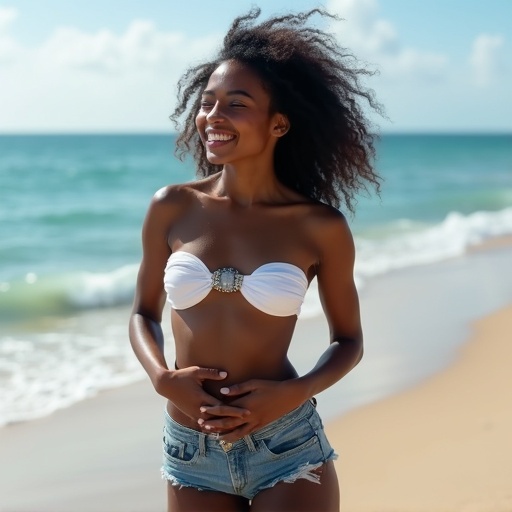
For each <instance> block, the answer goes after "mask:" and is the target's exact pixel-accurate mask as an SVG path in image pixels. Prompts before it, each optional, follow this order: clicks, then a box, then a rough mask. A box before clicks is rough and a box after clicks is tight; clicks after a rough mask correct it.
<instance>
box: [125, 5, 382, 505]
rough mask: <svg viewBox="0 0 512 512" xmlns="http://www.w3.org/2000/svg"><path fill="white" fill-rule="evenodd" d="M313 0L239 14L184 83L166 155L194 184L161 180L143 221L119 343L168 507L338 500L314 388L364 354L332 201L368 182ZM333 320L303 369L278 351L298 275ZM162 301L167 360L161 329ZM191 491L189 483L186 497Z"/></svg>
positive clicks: (339, 55) (372, 177) (366, 145)
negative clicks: (153, 424) (155, 448)
mask: <svg viewBox="0 0 512 512" xmlns="http://www.w3.org/2000/svg"><path fill="white" fill-rule="evenodd" d="M314 14H319V15H321V16H327V17H329V16H330V15H329V14H328V13H326V12H324V11H321V10H318V9H315V10H313V11H310V12H307V13H303V14H290V15H286V16H282V17H280V18H273V19H270V20H267V21H265V22H262V23H260V24H256V19H257V18H258V16H259V11H258V10H254V11H251V12H250V13H249V14H247V15H246V16H242V17H240V18H237V19H236V20H235V21H234V22H233V24H232V27H231V29H230V30H229V32H228V34H227V35H226V37H225V39H224V46H223V48H222V49H221V51H220V53H219V55H218V56H217V58H216V59H214V60H213V61H211V62H208V63H206V64H204V65H200V66H198V67H196V68H193V69H191V70H189V71H188V72H187V73H186V74H185V75H184V77H183V78H182V80H181V81H180V84H179V87H180V93H179V94H180V97H179V104H178V107H177V109H176V111H175V113H174V115H173V118H174V119H175V120H176V121H178V120H179V118H180V116H181V115H182V114H184V115H185V118H184V122H183V125H182V126H180V135H179V137H178V140H177V145H178V151H179V152H180V153H182V154H183V153H186V152H189V151H191V152H192V153H193V155H194V156H195V159H196V162H197V165H198V173H199V175H200V176H202V179H199V180H198V181H196V182H193V183H185V184H182V185H172V186H168V187H164V188H163V189H161V190H160V191H158V192H157V193H156V195H155V197H154V199H153V201H152V203H151V205H150V207H149V210H148V213H147V216H146V220H145V223H144V228H143V250H144V254H143V260H142V263H141V266H140V270H139V277H138V281H137V290H136V295H135V301H134V307H133V314H132V317H131V323H130V339H131V342H132V346H133V349H134V351H135V353H136V355H137V357H138V358H139V360H140V361H141V363H142V365H143V366H144V368H145V369H146V371H147V372H148V374H149V376H150V378H151V381H152V383H153V385H154V387H155V390H156V391H157V392H158V393H159V394H161V395H163V396H164V397H166V398H167V399H168V402H167V408H166V412H165V420H164V421H165V424H164V441H163V450H164V454H163V459H164V462H163V467H162V474H163V476H164V478H165V479H166V480H167V481H168V504H169V510H173V511H177V510H195V511H199V510H205V511H206V510H208V511H212V510H219V511H220V510H222V511H231V510H232V511H235V510H236V511H240V510H252V511H268V510H276V509H279V510H294V511H299V510H304V511H308V512H311V511H313V510H318V511H335V510H338V508H339V490H338V480H337V477H336V473H335V470H334V465H333V462H332V461H333V459H334V458H335V457H336V455H335V452H334V450H333V448H332V447H331V445H330V444H329V441H328V440H327V438H326V435H325V433H324V430H323V426H322V421H321V419H320V417H319V415H318V413H317V411H316V408H315V404H316V401H315V399H314V395H316V394H317V393H319V392H321V391H323V390H325V389H326V388H328V387H330V386H332V385H333V384H335V383H336V382H337V381H339V380H340V379H341V378H342V377H343V376H344V375H346V374H347V373H348V372H349V371H350V370H351V369H352V368H353V367H354V366H355V365H356V364H357V363H358V362H359V360H360V359H361V357H362V342H363V341H362V332H361V323H360V315H359V302H358V297H357V292H356V288H355V285H354V279H353V266H354V257H355V255H354V244H353V240H352V236H351V234H350V231H349V229H348V226H347V223H346V221H345V218H344V216H343V215H342V214H341V213H340V212H339V211H338V210H337V209H336V208H335V207H336V206H339V204H340V203H341V202H343V203H344V204H345V206H346V207H347V208H349V209H350V210H352V209H353V198H354V195H355V193H356V192H357V191H358V190H359V189H360V188H361V187H363V188H364V187H366V185H367V184H373V185H376V186H377V188H378V183H379V178H378V176H377V175H376V174H375V172H374V171H373V168H372V157H373V153H374V151H373V137H372V135H371V133H370V132H369V127H368V122H367V120H366V118H365V116H364V115H363V113H362V109H361V107H360V105H359V101H358V100H360V99H362V100H366V101H367V102H368V103H369V104H370V106H371V107H374V108H377V109H378V105H377V104H376V103H375V102H374V100H373V96H372V94H371V93H370V92H369V91H366V90H364V89H363V88H361V86H360V84H359V76H360V75H361V74H367V72H366V71H365V70H364V69H360V68H357V67H354V62H355V61H354V59H353V57H351V56H347V52H346V51H345V50H343V49H341V48H339V47H338V46H337V45H336V43H335V41H334V39H333V38H332V37H331V36H329V35H328V34H326V33H323V32H321V31H319V30H318V29H316V28H311V27H308V26H307V22H308V20H309V19H310V18H311V16H313V15H314ZM315 277H316V278H317V280H318V289H319V292H320V297H321V300H322V305H323V308H324V312H325V317H326V321H327V323H328V325H329V329H330V334H331V335H330V339H329V340H326V345H327V348H326V350H325V352H324V353H323V355H322V356H321V357H320V359H319V361H318V362H317V363H316V365H314V367H313V368H312V369H311V371H309V372H308V373H307V374H305V375H303V376H299V375H298V374H297V372H296V370H295V368H294V367H293V366H292V365H291V363H290V361H289V359H288V357H287V352H288V349H289V346H290V342H291V338H292V334H293V331H294V328H295V324H296V321H297V317H298V315H299V313H300V309H301V305H302V302H303V300H304V295H305V293H306V290H307V288H308V285H309V283H310V282H311V280H312V279H314V278H315ZM165 297H167V301H168V302H169V303H170V305H171V318H170V320H171V325H172V330H173V334H174V339H175V344H176V361H175V363H174V364H173V365H171V366H170V367H169V365H168V364H167V362H166V360H165V358H164V355H163V354H164V353H163V342H164V340H163V335H162V330H161V327H160V322H161V319H162V309H163V303H164V300H165ZM199 491H201V492H199Z"/></svg>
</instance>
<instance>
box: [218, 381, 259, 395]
mask: <svg viewBox="0 0 512 512" xmlns="http://www.w3.org/2000/svg"><path fill="white" fill-rule="evenodd" d="M256 388H257V383H256V381H254V380H248V381H247V382H242V383H241V384H233V385H231V386H229V387H225V388H220V392H221V393H222V394H223V395H229V396H235V395H243V394H244V393H249V392H251V391H254V390H255V389H256Z"/></svg>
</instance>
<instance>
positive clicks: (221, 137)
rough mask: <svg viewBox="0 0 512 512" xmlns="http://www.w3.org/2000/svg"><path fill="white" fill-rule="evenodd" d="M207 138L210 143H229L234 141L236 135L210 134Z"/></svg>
mask: <svg viewBox="0 0 512 512" xmlns="http://www.w3.org/2000/svg"><path fill="white" fill-rule="evenodd" d="M206 137H207V139H206V140H207V141H208V142H214V141H227V140H232V139H234V138H235V136H234V135H228V134H226V133H212V132H210V133H208V134H207V135H206Z"/></svg>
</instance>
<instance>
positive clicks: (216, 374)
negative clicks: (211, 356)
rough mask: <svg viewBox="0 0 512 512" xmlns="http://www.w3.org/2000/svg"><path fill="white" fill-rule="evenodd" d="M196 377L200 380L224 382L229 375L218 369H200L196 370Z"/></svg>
mask: <svg viewBox="0 0 512 512" xmlns="http://www.w3.org/2000/svg"><path fill="white" fill-rule="evenodd" d="M194 376H195V377H196V378H198V379H199V380H222V379H225V378H226V377H227V376H228V373H227V372H225V371H222V370H217V369H216V368H199V367H197V368H196V369H195V370H194Z"/></svg>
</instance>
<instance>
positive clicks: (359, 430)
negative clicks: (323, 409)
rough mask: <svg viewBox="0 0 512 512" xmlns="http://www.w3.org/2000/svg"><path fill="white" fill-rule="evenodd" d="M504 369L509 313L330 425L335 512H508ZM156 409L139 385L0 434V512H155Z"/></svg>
mask: <svg viewBox="0 0 512 512" xmlns="http://www.w3.org/2000/svg"><path fill="white" fill-rule="evenodd" d="M507 255H508V253H507ZM466 272H467V270H466ZM392 279H396V277H395V278H392ZM393 282H395V281H393ZM395 288H396V287H395ZM492 289H493V288H492ZM438 291H439V290H437V292H438ZM481 300H487V299H486V295H485V294H483V295H482V296H481ZM417 329H421V325H418V326H416V330H417ZM299 334H300V336H303V337H305V339H307V340H316V339H325V333H323V332H322V331H321V328H320V327H319V324H318V323H315V322H306V323H305V324H304V325H303V326H302V327H301V332H300V333H299ZM510 361H512V306H511V307H509V308H507V309H504V310H501V311H499V312H496V313H494V314H492V315H490V316H489V317H486V318H484V319H482V320H481V321H479V322H478V323H476V324H475V328H474V337H473V339H472V340H471V341H470V342H469V343H467V344H466V345H464V346H463V348H462V349H461V351H460V354H459V357H458V358H457V359H456V361H455V363H454V364H453V365H452V366H451V367H449V368H448V369H445V370H443V371H442V372H440V373H437V374H436V375H434V376H432V377H430V378H429V379H428V380H426V381H424V382H423V383H421V384H420V385H416V386H415V387H414V388H412V389H409V390H407V391H404V392H401V393H400V394H398V395H395V396H393V397H391V398H387V399H384V400H382V401H380V402H377V403H373V404H371V405H368V406H364V407H362V408H359V409H356V410H354V411H352V412H350V413H348V414H346V415H344V416H342V417H341V418H340V419H338V420H334V421H329V422H328V425H327V430H328V434H329V437H330V438H331V442H332V444H333V445H334V446H335V448H336V450H337V451H338V452H339V453H340V459H339V460H338V462H337V469H338V473H339V476H340V482H341V489H342V509H341V510H342V512H512V397H511V390H512V372H511V371H510V370H509V366H510ZM363 362H364V360H363ZM163 407H164V400H163V399H162V398H161V397H159V396H158V395H156V393H154V391H153V389H152V386H151V384H150V383H149V381H145V382H141V383H138V384H134V385H131V386H126V387H123V388H120V389H116V390H112V391H108V392H104V393H101V394H100V395H99V396H97V397H95V398H93V399H90V400H86V401H83V402H81V403H78V404H76V405H74V406H72V407H69V408H67V409H63V410H61V411H58V412H56V413H54V414H52V415H51V416H49V417H46V418H42V419H39V420H34V421H29V422H25V423H20V424H16V425H10V426H8V427H6V428H2V429H0V512H121V511H122V512H130V511H131V512H163V511H164V510H165V483H164V482H162V481H161V480H160V475H159V467H160V443H159V442H158V439H159V438H160V435H161V418H162V410H163Z"/></svg>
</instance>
